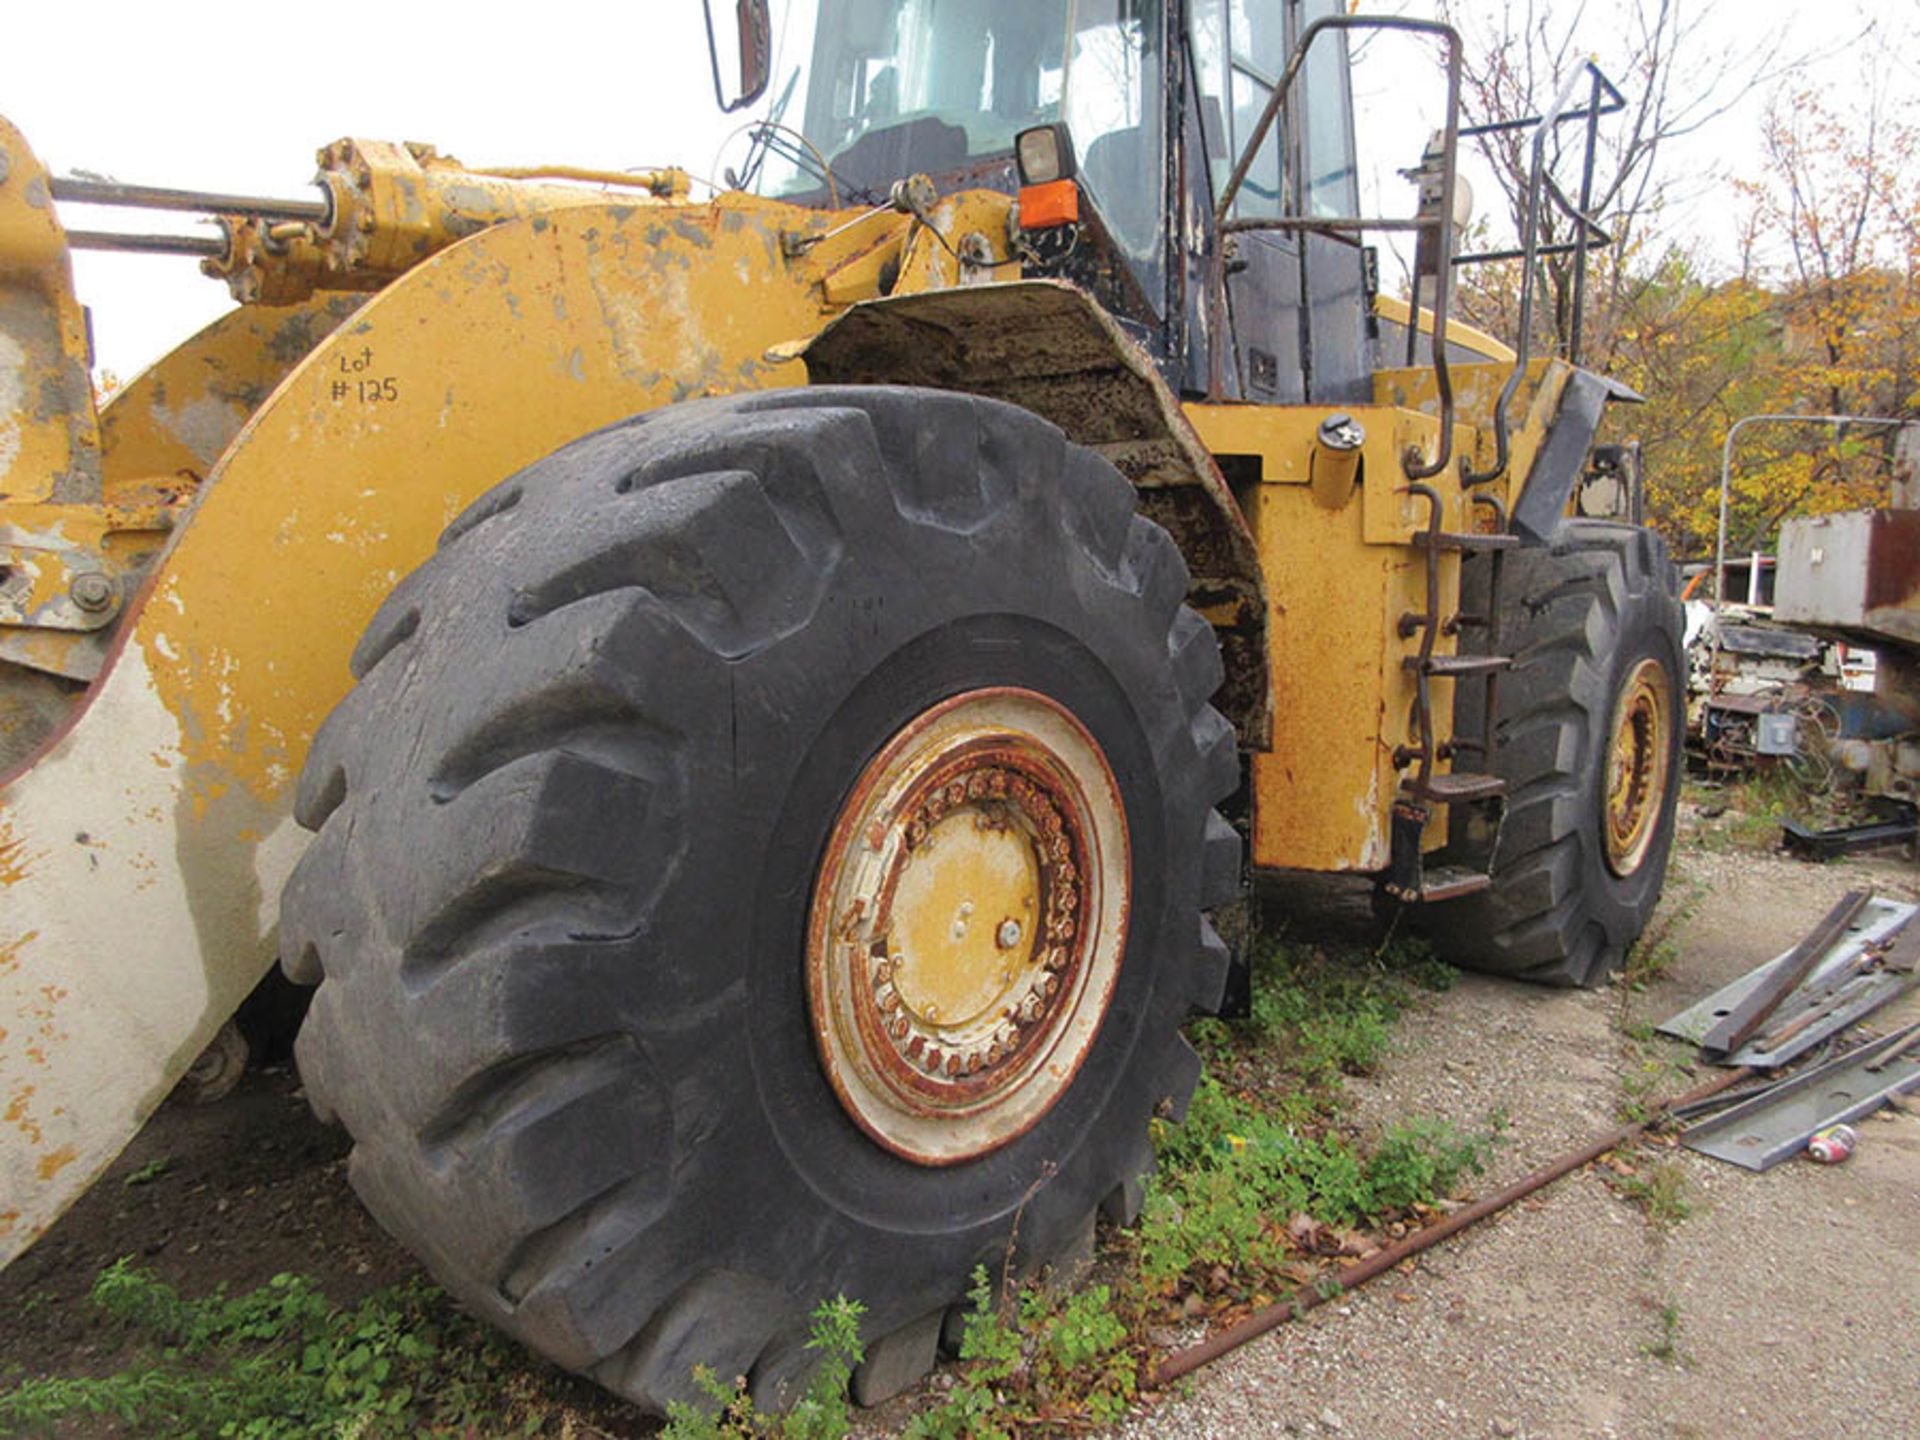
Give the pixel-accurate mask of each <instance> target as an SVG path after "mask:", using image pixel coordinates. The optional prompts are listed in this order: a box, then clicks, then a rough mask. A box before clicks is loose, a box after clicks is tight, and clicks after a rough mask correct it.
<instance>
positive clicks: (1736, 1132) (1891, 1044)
mask: <svg viewBox="0 0 1920 1440" xmlns="http://www.w3.org/2000/svg"><path fill="white" fill-rule="evenodd" d="M1916 914H1920V905H1910V904H1901V903H1898V902H1895V901H1891V900H1885V899H1880V898H1878V897H1876V896H1874V895H1873V894H1872V892H1870V891H1865V890H1856V891H1850V892H1848V893H1847V894H1846V895H1845V896H1844V897H1842V899H1841V900H1840V902H1839V903H1838V904H1837V905H1835V906H1834V908H1833V909H1832V910H1831V911H1829V912H1828V914H1827V916H1826V918H1825V919H1824V920H1822V921H1821V922H1820V924H1819V925H1818V926H1816V927H1815V928H1814V929H1813V930H1812V931H1810V932H1809V933H1808V934H1807V936H1806V938H1805V939H1803V940H1801V941H1800V943H1799V944H1797V945H1795V946H1794V947H1793V948H1792V949H1790V950H1787V951H1786V952H1784V953H1783V954H1781V955H1779V956H1776V957H1775V958H1774V959H1772V960H1770V961H1768V962H1767V963H1766V964H1765V965H1762V966H1761V967H1760V968H1759V969H1757V970H1754V971H1751V972H1750V973H1748V974H1746V975H1743V976H1741V977H1740V978H1739V979H1738V980H1735V981H1734V982H1733V983H1732V984H1730V985H1727V986H1725V987H1724V988H1722V989H1720V990H1717V991H1715V992H1714V993H1713V994H1711V995H1709V996H1707V997H1706V998H1705V999H1703V1000H1701V1001H1699V1002H1698V1003H1697V1004H1694V1005H1691V1006H1689V1007H1688V1008H1687V1009H1685V1010H1682V1011H1681V1012H1680V1013H1679V1014H1677V1015H1674V1016H1673V1017H1671V1018H1670V1019H1668V1020H1667V1021H1665V1022H1664V1023H1663V1024H1661V1025H1659V1026H1657V1027H1656V1028H1657V1029H1658V1030H1659V1031H1660V1033H1662V1034H1664V1035H1671V1036H1674V1037H1676V1038H1678V1039H1682V1040H1689V1041H1692V1042H1693V1043H1694V1044H1697V1045H1698V1046H1700V1048H1701V1051H1702V1053H1703V1056H1704V1058H1706V1059H1707V1060H1709V1061H1711V1062H1712V1063H1714V1064H1718V1065H1725V1066H1734V1067H1739V1069H1740V1070H1742V1071H1747V1072H1754V1073H1764V1074H1766V1075H1767V1077H1768V1078H1766V1079H1765V1080H1763V1081H1761V1082H1760V1083H1759V1084H1757V1085H1754V1086H1750V1087H1748V1088H1746V1089H1744V1090H1724V1091H1722V1092H1721V1093H1719V1094H1717V1095H1713V1096H1711V1097H1708V1098H1706V1099H1702V1100H1700V1101H1697V1102H1695V1103H1693V1104H1691V1105H1686V1106H1676V1107H1675V1108H1674V1111H1673V1114H1674V1115H1675V1118H1677V1119H1681V1120H1683V1121H1685V1122H1686V1128H1685V1129H1684V1130H1683V1131H1682V1132H1681V1136H1680V1141H1681V1143H1682V1144H1683V1145H1685V1146H1687V1148H1688V1149H1690V1150H1696V1151H1698V1152H1699V1153H1701V1154H1703V1155H1711V1156H1713V1157H1715V1158H1716V1159H1720V1160H1727V1161H1730V1162H1732V1163H1733V1164H1735V1165H1741V1166H1745V1167H1746V1168H1747V1169H1749V1170H1766V1169H1769V1168H1771V1167H1772V1166H1774V1165H1777V1164H1779V1163H1780V1162H1781V1161H1782V1160H1785V1159H1787V1158H1789V1157H1790V1156H1793V1155H1796V1154H1798V1153H1800V1152H1801V1151H1802V1150H1805V1149H1806V1148H1807V1147H1808V1142H1809V1141H1810V1140H1812V1139H1813V1138H1814V1137H1815V1136H1816V1135H1818V1134H1820V1133H1821V1132H1822V1131H1825V1130H1828V1129H1830V1128H1831V1127H1834V1126H1838V1125H1844V1124H1845V1123H1846V1122H1848V1121H1850V1120H1857V1119H1859V1118H1861V1117H1862V1116H1864V1115H1868V1114H1870V1113H1872V1112H1873V1111H1875V1110H1878V1109H1879V1108H1880V1107H1881V1106H1882V1105H1884V1104H1886V1103H1887V1102H1888V1101H1889V1100H1890V1099H1892V1098H1893V1097H1895V1096H1897V1095H1900V1094H1904V1093H1906V1092H1908V1091H1911V1090H1914V1089H1920V1022H1916V1023H1914V1024H1911V1025H1906V1026H1904V1027H1902V1028H1900V1029H1897V1030H1894V1031H1892V1032H1891V1033H1889V1034H1886V1035H1883V1036H1880V1037H1879V1038H1877V1039H1872V1040H1868V1041H1865V1042H1864V1043H1862V1042H1858V1041H1855V1042H1853V1043H1849V1041H1848V1035H1847V1032H1849V1031H1850V1030H1851V1029H1852V1028H1853V1027H1854V1026H1856V1025H1859V1024H1861V1022H1863V1021H1865V1020H1866V1019H1867V1018H1868V1017H1869V1016H1871V1015H1873V1014H1874V1013H1875V1012H1876V1011H1879V1010H1880V1009H1882V1008H1883V1007H1885V1006H1886V1005H1888V1004H1890V1003H1892V1002H1893V1001H1895V1000H1897V999H1899V998H1900V997H1901V996H1903V995H1906V994H1909V993H1910V992H1912V991H1913V990H1914V989H1916V988H1920V924H1915V923H1914V916H1915V915H1916ZM1816 1047H1818V1048H1819V1054H1818V1055H1817V1056H1816V1057H1815V1059H1814V1061H1813V1063H1812V1064H1811V1065H1809V1066H1807V1067H1805V1068H1802V1069H1800V1070H1799V1071H1797V1072H1795V1073H1792V1074H1788V1073H1787V1071H1786V1067H1788V1066H1790V1065H1792V1064H1793V1063H1794V1062H1795V1061H1797V1060H1800V1059H1801V1058H1802V1057H1803V1056H1806V1055H1808V1054H1809V1053H1811V1052H1813V1051H1814V1050H1815V1049H1816Z"/></svg>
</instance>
